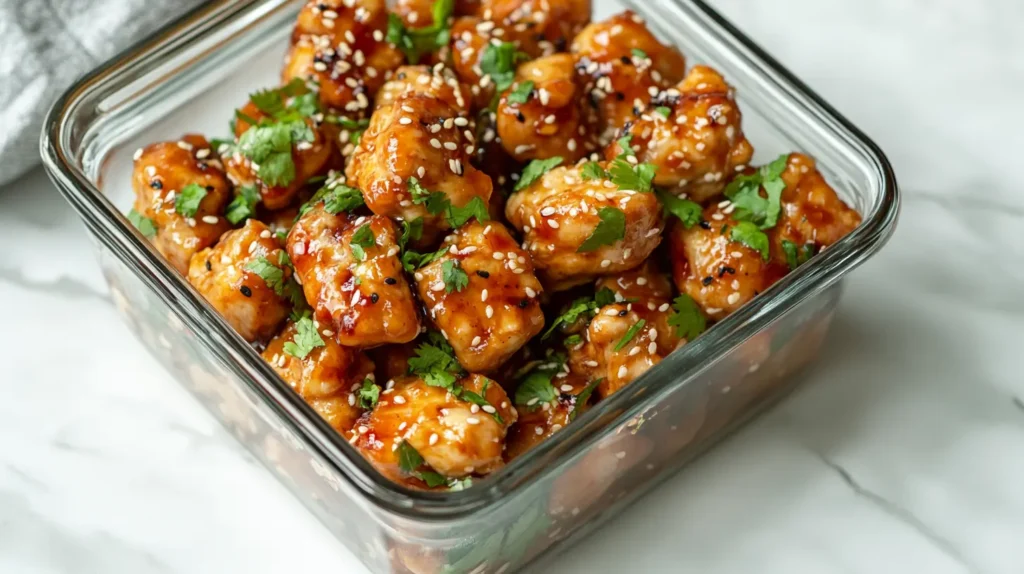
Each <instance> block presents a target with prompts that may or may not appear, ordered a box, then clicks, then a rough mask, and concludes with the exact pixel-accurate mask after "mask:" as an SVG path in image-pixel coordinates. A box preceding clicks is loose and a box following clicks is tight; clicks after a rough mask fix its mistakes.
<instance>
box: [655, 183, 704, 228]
mask: <svg viewBox="0 0 1024 574" xmlns="http://www.w3.org/2000/svg"><path fill="white" fill-rule="evenodd" d="M656 193H657V194H658V199H660V200H661V204H662V205H663V206H665V211H667V212H668V213H671V214H672V215H674V216H676V217H677V218H678V219H679V221H681V222H683V227H685V228H686V229H689V228H691V227H693V226H694V225H697V223H699V222H700V214H701V212H702V211H703V210H702V209H701V207H700V204H699V203H697V202H695V201H690V200H689V199H681V198H678V197H676V196H674V195H672V194H671V193H668V192H666V191H660V190H659V191H657V192H656Z"/></svg>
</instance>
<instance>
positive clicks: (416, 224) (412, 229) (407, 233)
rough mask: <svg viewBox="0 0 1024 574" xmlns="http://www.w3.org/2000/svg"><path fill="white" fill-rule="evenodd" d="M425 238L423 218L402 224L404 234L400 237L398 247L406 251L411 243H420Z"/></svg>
mask: <svg viewBox="0 0 1024 574" xmlns="http://www.w3.org/2000/svg"><path fill="white" fill-rule="evenodd" d="M421 237H423V218H422V217H417V218H416V219H413V220H412V221H403V222H402V234H401V235H400V236H399V237H398V247H399V248H400V249H403V250H404V249H405V246H406V245H408V244H409V242H410V241H419V240H420V238H421Z"/></svg>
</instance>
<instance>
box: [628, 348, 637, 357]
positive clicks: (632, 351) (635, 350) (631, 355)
mask: <svg viewBox="0 0 1024 574" xmlns="http://www.w3.org/2000/svg"><path fill="white" fill-rule="evenodd" d="M639 354H640V347H633V348H632V349H630V350H629V356H630V357H634V356H636V355H639Z"/></svg>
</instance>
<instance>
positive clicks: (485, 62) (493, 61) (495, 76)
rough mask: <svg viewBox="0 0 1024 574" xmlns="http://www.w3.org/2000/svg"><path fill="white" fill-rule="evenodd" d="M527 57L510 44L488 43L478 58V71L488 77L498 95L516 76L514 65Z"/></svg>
mask: <svg viewBox="0 0 1024 574" xmlns="http://www.w3.org/2000/svg"><path fill="white" fill-rule="evenodd" d="M526 59H529V56H527V55H526V54H524V53H523V52H520V51H519V50H518V49H517V48H516V45H515V44H513V43H512V42H502V43H500V44H494V43H489V44H487V47H486V48H484V53H483V55H482V56H481V57H480V70H481V71H482V72H483V73H484V75H485V76H490V77H491V81H492V82H494V87H495V89H497V91H498V93H501V92H504V91H505V90H507V89H508V88H509V86H511V85H512V82H513V80H514V79H515V76H516V64H517V63H518V62H519V61H521V60H526Z"/></svg>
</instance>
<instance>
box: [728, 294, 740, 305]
mask: <svg viewBox="0 0 1024 574" xmlns="http://www.w3.org/2000/svg"><path fill="white" fill-rule="evenodd" d="M728 301H729V304H730V305H735V304H736V303H739V301H740V294H739V293H729V297H728Z"/></svg>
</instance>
